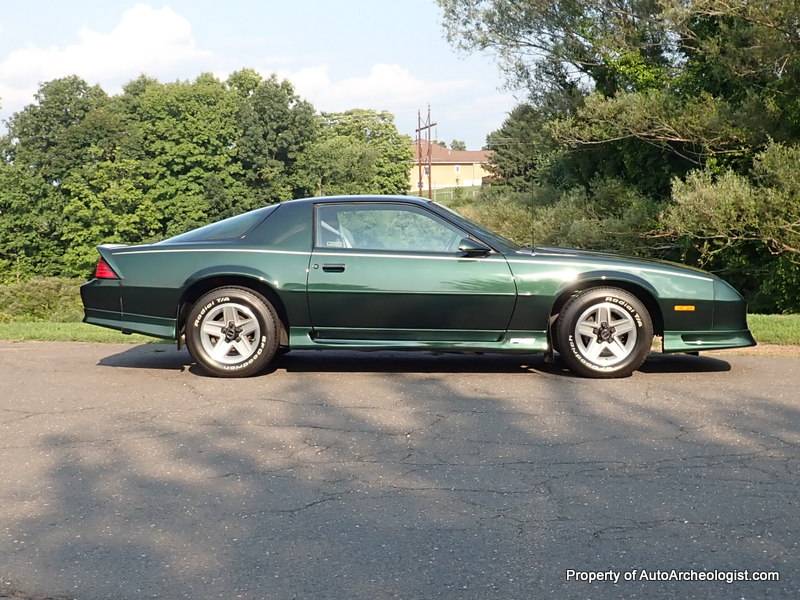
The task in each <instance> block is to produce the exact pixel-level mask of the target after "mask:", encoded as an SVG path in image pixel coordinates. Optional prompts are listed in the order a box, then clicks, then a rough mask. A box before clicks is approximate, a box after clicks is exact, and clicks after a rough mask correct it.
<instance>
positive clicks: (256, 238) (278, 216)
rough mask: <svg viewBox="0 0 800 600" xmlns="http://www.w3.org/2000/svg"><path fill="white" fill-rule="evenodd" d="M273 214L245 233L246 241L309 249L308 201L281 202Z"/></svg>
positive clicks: (292, 248)
mask: <svg viewBox="0 0 800 600" xmlns="http://www.w3.org/2000/svg"><path fill="white" fill-rule="evenodd" d="M277 206H278V208H277V211H276V213H275V215H274V216H272V217H270V218H269V219H267V220H266V221H264V222H262V223H261V224H260V225H259V226H258V227H256V228H255V229H254V230H253V231H251V232H250V233H248V234H247V237H246V240H247V243H249V244H253V245H256V246H265V247H268V248H275V249H280V250H292V251H301V252H308V251H310V250H311V213H312V205H311V203H309V202H283V203H281V204H278V205H277Z"/></svg>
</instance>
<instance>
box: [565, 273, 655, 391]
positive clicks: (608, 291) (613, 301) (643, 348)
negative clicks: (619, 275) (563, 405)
mask: <svg viewBox="0 0 800 600" xmlns="http://www.w3.org/2000/svg"><path fill="white" fill-rule="evenodd" d="M592 311H608V312H607V315H608V320H607V321H606V320H603V321H600V322H598V323H597V327H593V328H592V324H593V323H591V322H588V321H587V320H585V319H597V318H598V316H599V315H601V314H603V313H601V312H595V313H594V314H593V312H592ZM615 317H616V318H615ZM579 320H581V323H582V328H583V331H584V332H585V331H587V329H591V331H593V332H594V333H591V335H584V334H578V333H577V332H576V328H577V326H578V321H579ZM604 323H605V325H603V324H604ZM615 323H617V324H618V327H619V329H620V330H623V329H630V333H622V334H617V333H616V328H615V327H613V325H614V324H615ZM595 335H596V338H595ZM629 336H634V337H629ZM556 338H557V340H556V341H557V347H558V348H559V349H560V350H561V357H562V358H563V360H564V362H565V363H566V365H567V367H569V369H570V370H571V371H572V372H573V373H576V374H578V375H581V376H583V377H593V378H602V379H609V378H614V377H628V376H630V375H631V374H632V373H633V372H634V371H635V370H636V369H638V368H639V367H640V366H642V363H643V362H644V361H645V359H646V358H647V355H648V354H649V353H650V347H651V345H652V343H653V321H652V319H651V317H650V313H648V312H647V308H646V307H645V306H644V304H643V303H642V302H641V301H640V300H639V299H638V298H637V297H636V296H634V295H633V294H631V293H630V292H626V291H625V290H621V289H618V288H611V287H602V288H591V289H588V290H585V291H583V292H581V293H579V294H577V295H576V296H573V297H572V298H570V299H569V300H568V301H567V303H566V304H565V305H564V307H563V309H562V310H561V313H560V315H559V317H558V321H557V322H556ZM612 346H613V347H612ZM597 349H600V355H597V356H595V357H593V356H592V354H593V352H592V350H594V351H597Z"/></svg>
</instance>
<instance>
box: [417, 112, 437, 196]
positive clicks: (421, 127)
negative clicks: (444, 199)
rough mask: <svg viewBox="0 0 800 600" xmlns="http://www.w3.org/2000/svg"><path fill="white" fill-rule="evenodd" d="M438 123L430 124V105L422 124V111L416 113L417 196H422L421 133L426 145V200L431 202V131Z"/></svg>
mask: <svg viewBox="0 0 800 600" xmlns="http://www.w3.org/2000/svg"><path fill="white" fill-rule="evenodd" d="M437 124H438V123H431V105H430V104H428V117H427V119H426V120H425V122H424V123H423V122H422V111H421V110H418V111H417V128H416V129H415V131H416V132H417V170H418V172H419V180H418V182H417V186H418V187H419V195H420V196H422V185H423V184H422V132H423V131H424V132H425V143H426V144H427V148H426V152H425V163H426V167H427V169H428V198H429V199H430V200H433V188H432V185H431V171H432V169H431V129H433V128H434V127H436V125H437Z"/></svg>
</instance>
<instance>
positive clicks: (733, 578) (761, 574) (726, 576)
mask: <svg viewBox="0 0 800 600" xmlns="http://www.w3.org/2000/svg"><path fill="white" fill-rule="evenodd" d="M780 579H781V576H780V573H779V572H778V571H750V570H747V569H745V570H729V571H726V570H720V569H713V570H694V569H691V570H682V569H663V570H662V569H627V570H625V571H617V570H614V569H608V570H605V571H581V570H579V569H567V571H566V580H567V581H575V582H583V583H600V582H604V583H624V582H631V581H710V582H719V583H738V582H746V581H753V582H756V581H780Z"/></svg>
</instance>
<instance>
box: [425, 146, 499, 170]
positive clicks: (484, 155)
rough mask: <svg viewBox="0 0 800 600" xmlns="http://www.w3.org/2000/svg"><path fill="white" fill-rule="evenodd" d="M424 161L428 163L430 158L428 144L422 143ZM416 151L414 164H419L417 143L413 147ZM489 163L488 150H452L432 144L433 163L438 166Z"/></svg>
mask: <svg viewBox="0 0 800 600" xmlns="http://www.w3.org/2000/svg"><path fill="white" fill-rule="evenodd" d="M421 149H422V160H423V162H425V161H426V159H427V156H428V143H427V142H422V145H421ZM412 150H413V151H414V163H418V162H419V157H418V156H417V143H416V142H414V143H413V145H412ZM488 162H489V151H488V150H450V149H449V148H445V147H444V146H440V145H439V144H431V163H433V164H434V165H436V164H473V163H481V164H486V163H488Z"/></svg>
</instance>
